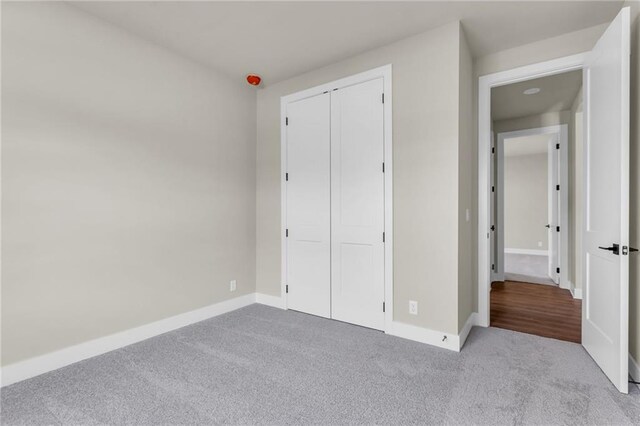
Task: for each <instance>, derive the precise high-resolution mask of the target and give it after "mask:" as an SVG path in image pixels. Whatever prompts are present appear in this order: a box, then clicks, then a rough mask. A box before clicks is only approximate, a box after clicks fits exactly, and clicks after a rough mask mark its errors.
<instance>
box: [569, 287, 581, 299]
mask: <svg viewBox="0 0 640 426" xmlns="http://www.w3.org/2000/svg"><path fill="white" fill-rule="evenodd" d="M571 295H572V296H573V298H574V299H582V289H581V288H573V286H572V288H571Z"/></svg>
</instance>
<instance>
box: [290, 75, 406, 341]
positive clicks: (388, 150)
mask: <svg viewBox="0 0 640 426" xmlns="http://www.w3.org/2000/svg"><path fill="white" fill-rule="evenodd" d="M391 68H392V67H391V64H388V65H384V66H381V67H378V68H374V69H372V70H369V71H365V72H362V73H359V74H355V75H352V76H349V77H345V78H342V79H340V80H336V81H332V82H330V83H325V84H321V85H320V86H316V87H312V88H310V89H306V90H303V91H300V92H297V93H293V94H290V95H287V96H283V97H282V98H281V99H280V166H281V167H280V169H281V170H280V172H281V173H280V174H281V177H280V179H281V181H280V182H281V186H280V203H281V207H280V209H281V225H280V241H281V243H280V247H281V266H280V274H281V275H280V276H281V281H282V282H281V286H280V294H281V299H282V307H283V309H287V307H288V305H287V292H286V285H287V282H286V277H287V240H286V235H285V230H286V228H287V217H286V212H287V203H286V199H287V196H286V195H287V186H286V179H285V173H286V167H285V165H286V164H287V132H286V122H285V120H286V116H287V104H289V103H291V102H295V101H299V100H301V99H305V98H308V97H311V96H316V95H319V94H321V93H324V92H327V91H332V90H334V89H340V88H343V87H348V86H353V85H354V84H358V83H364V82H366V81H370V80H374V79H376V78H380V77H382V78H383V81H384V83H383V84H384V104H383V114H384V167H385V173H384V228H385V229H384V232H385V245H384V294H385V316H384V322H385V329H384V331H385V332H388V330H390V329H391V328H392V323H393V113H392V111H393V96H392V90H391V89H392V84H391V82H392V72H391V71H392V70H391Z"/></svg>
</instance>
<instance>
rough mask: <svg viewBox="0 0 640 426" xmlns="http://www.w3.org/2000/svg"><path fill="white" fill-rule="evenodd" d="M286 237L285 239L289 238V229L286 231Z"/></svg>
mask: <svg viewBox="0 0 640 426" xmlns="http://www.w3.org/2000/svg"><path fill="white" fill-rule="evenodd" d="M284 236H285V237H289V229H288V228H287V229H286V230H285V231H284Z"/></svg>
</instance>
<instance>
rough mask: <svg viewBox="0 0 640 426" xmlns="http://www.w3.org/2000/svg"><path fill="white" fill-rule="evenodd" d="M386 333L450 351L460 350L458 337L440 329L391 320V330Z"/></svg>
mask: <svg viewBox="0 0 640 426" xmlns="http://www.w3.org/2000/svg"><path fill="white" fill-rule="evenodd" d="M386 334H390V335H391V336H396V337H402V338H403V339H408V340H413V341H414V342H419V343H426V344H427V345H431V346H437V347H439V348H443V349H449V350H450V351H455V352H458V351H459V350H460V345H459V342H460V338H459V336H457V335H455V334H449V333H443V332H441V331H436V330H431V329H428V328H422V327H418V326H415V325H410V324H405V323H402V322H397V321H393V322H392V323H391V330H387V331H386Z"/></svg>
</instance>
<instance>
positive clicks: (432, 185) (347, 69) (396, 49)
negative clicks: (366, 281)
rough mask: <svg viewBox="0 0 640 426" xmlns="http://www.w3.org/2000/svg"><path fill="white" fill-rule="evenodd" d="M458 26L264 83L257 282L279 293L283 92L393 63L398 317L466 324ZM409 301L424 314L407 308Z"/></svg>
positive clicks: (436, 324)
mask: <svg viewBox="0 0 640 426" xmlns="http://www.w3.org/2000/svg"><path fill="white" fill-rule="evenodd" d="M459 39H460V26H459V24H458V23H453V24H449V25H446V26H444V27H441V28H438V29H435V30H433V31H430V32H428V33H424V34H420V35H417V36H415V37H411V38H408V39H405V40H402V41H400V42H397V43H394V44H391V45H388V46H384V47H381V48H379V49H375V50H372V51H369V52H367V53H364V54H361V55H358V56H355V57H352V58H350V59H347V60H344V61H342V62H338V63H336V64H333V65H330V66H327V67H325V68H321V69H318V70H315V71H312V72H309V73H306V74H303V75H301V76H298V77H295V78H292V79H289V80H286V81H283V82H281V83H277V84H274V85H271V86H267V87H265V88H264V89H262V90H260V91H259V92H258V141H257V218H256V220H257V264H256V271H257V284H256V285H257V291H258V292H260V293H264V294H269V295H279V294H280V284H281V280H282V277H281V276H280V265H281V259H280V257H281V256H280V214H281V212H280V176H281V170H280V97H281V96H283V95H287V94H290V93H294V92H297V91H300V90H303V89H306V88H309V87H312V86H315V85H318V84H321V83H326V82H330V81H333V80H336V79H338V78H341V77H345V76H349V75H352V74H356V73H358V72H362V71H365V70H368V69H371V68H374V67H378V66H381V65H385V64H389V63H390V64H392V65H393V168H394V175H393V180H394V199H393V203H394V229H393V231H394V317H395V320H397V321H401V322H405V323H410V324H413V325H417V326H422V327H426V328H430V329H434V330H439V331H443V332H446V333H455V334H457V332H458V312H457V311H458V310H457V306H458V274H457V272H458V213H459V205H458V203H459V200H458V187H459V186H458V181H459V176H458V161H459V158H458V133H459V131H460V129H459V127H458V120H459V109H458V102H459V96H458V94H459V91H458V90H459V89H458V79H457V78H452V76H458V72H459V61H460V54H459V48H460V40H459ZM409 300H416V301H418V303H419V315H410V314H409V312H408V303H409Z"/></svg>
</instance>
